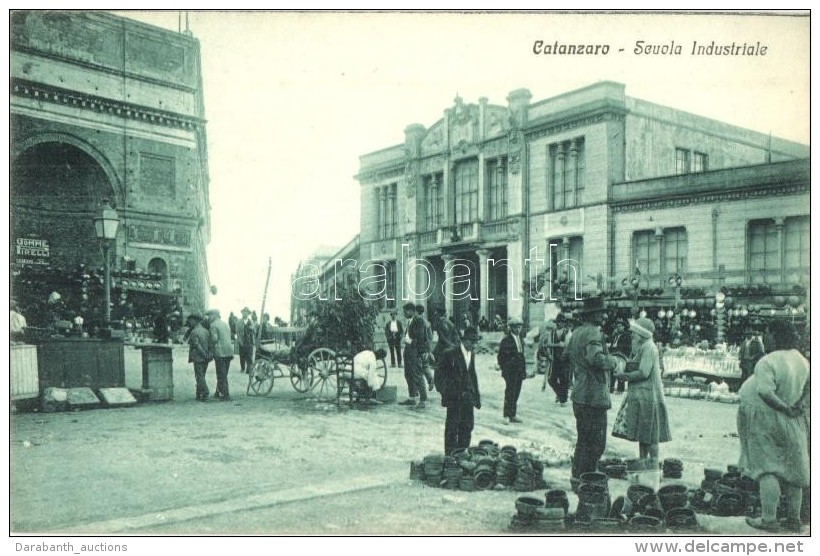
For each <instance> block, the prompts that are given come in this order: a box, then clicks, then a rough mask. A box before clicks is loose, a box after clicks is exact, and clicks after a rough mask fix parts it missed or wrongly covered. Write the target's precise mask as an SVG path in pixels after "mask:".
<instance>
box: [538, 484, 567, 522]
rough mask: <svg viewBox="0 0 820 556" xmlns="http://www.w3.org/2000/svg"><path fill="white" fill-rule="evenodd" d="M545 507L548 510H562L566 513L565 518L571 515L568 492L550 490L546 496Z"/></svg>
mask: <svg viewBox="0 0 820 556" xmlns="http://www.w3.org/2000/svg"><path fill="white" fill-rule="evenodd" d="M544 498H545V501H544V507H546V508H561V509H562V510H563V511H564V516H566V515H567V513H569V497H568V496H567V491H566V490H561V489H554V490H548V491H547V493H546V494H545V495H544Z"/></svg>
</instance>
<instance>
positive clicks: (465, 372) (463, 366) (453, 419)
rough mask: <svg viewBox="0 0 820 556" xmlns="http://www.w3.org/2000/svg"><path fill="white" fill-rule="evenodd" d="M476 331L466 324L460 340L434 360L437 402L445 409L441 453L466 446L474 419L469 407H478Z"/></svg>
mask: <svg viewBox="0 0 820 556" xmlns="http://www.w3.org/2000/svg"><path fill="white" fill-rule="evenodd" d="M478 339H479V336H478V330H476V329H475V327H472V326H468V327H467V328H465V329H464V334H463V336H462V338H461V341H459V342H458V344H457V345H456V346H454V347H451V348H449V349H446V350H445V351H443V352H442V353H441V356H440V357H439V358H438V359H437V362H438V365H437V367H436V389H437V390H438V391H439V392H440V393H441V405H442V406H443V407H446V408H447V418H446V421H445V423H444V453H445V454H451V453H452V452H453V450H457V449H459V448H467V447H469V446H470V437H471V436H472V432H473V425H474V423H475V418H474V414H473V408H475V409H481V394H480V392H479V390H478V377H477V376H476V372H475V352H474V348H475V343H476V342H477V341H478Z"/></svg>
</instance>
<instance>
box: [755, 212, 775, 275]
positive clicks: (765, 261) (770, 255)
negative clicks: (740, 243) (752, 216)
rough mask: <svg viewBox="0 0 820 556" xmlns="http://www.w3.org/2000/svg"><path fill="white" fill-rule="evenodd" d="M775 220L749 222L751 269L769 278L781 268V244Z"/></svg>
mask: <svg viewBox="0 0 820 556" xmlns="http://www.w3.org/2000/svg"><path fill="white" fill-rule="evenodd" d="M779 243H780V242H779V241H778V234H777V227H776V226H775V223H774V220H753V221H751V222H749V271H750V272H751V274H752V275H754V274H755V273H760V276H761V277H763V278H768V274H769V273H770V272H772V271H779V270H780V245H779Z"/></svg>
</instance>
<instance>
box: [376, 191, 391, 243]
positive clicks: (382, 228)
mask: <svg viewBox="0 0 820 556" xmlns="http://www.w3.org/2000/svg"><path fill="white" fill-rule="evenodd" d="M376 197H377V199H378V204H377V206H378V211H379V214H378V223H379V239H389V238H392V237H395V236H396V184H395V183H392V184H390V185H383V186H380V187H377V188H376Z"/></svg>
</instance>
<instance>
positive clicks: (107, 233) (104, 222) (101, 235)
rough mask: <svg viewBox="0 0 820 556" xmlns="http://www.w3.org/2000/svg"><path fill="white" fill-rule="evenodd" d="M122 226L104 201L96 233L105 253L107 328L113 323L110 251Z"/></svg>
mask: <svg viewBox="0 0 820 556" xmlns="http://www.w3.org/2000/svg"><path fill="white" fill-rule="evenodd" d="M119 224H120V215H119V214H117V211H116V210H114V209H113V208H111V202H110V201H109V200H108V199H103V202H102V207H101V208H100V211H99V212H98V213H97V215H96V216H95V217H94V232H95V233H96V234H97V239H99V240H100V246H101V247H102V251H103V262H104V266H103V269H104V280H105V285H104V289H105V309H104V313H103V314H104V315H105V326H106V327H107V326H108V323H109V322H111V266H110V263H109V261H108V259H109V257H108V250H109V249H110V247H111V245H110V244H111V241H113V240H114V239H116V238H117V227H118V226H119Z"/></svg>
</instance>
